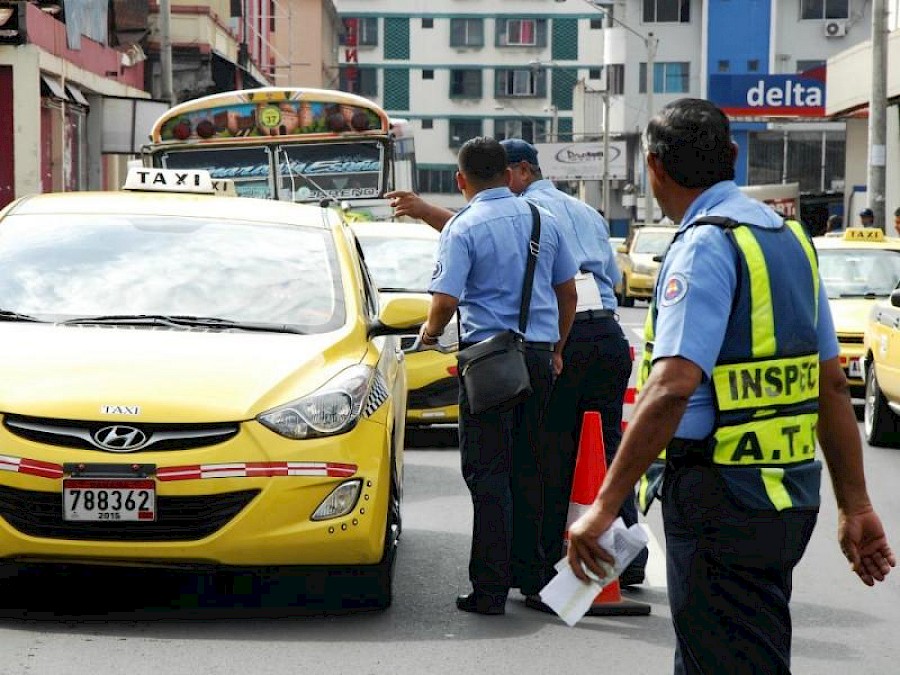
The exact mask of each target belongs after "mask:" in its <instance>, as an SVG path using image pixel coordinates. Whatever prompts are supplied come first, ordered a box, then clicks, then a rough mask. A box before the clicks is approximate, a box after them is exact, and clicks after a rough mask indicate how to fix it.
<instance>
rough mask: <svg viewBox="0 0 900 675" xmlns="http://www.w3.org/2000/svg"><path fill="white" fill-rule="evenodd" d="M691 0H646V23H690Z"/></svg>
mask: <svg viewBox="0 0 900 675" xmlns="http://www.w3.org/2000/svg"><path fill="white" fill-rule="evenodd" d="M690 21H691V0H644V23H690Z"/></svg>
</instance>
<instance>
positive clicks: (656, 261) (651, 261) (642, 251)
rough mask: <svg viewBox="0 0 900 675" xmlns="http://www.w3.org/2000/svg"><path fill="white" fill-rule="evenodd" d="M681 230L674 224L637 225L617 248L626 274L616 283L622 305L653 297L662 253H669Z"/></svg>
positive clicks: (619, 259)
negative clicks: (667, 251) (676, 234)
mask: <svg viewBox="0 0 900 675" xmlns="http://www.w3.org/2000/svg"><path fill="white" fill-rule="evenodd" d="M677 231H678V228H676V227H674V226H673V227H666V226H654V225H648V226H643V227H636V228H634V229H633V230H632V232H631V234H629V235H628V237H626V239H625V241H624V243H622V244H621V245H620V246H619V247H618V248H617V249H616V262H617V263H618V265H619V271H620V272H621V273H622V279H621V281H620V282H619V284H618V285H617V286H616V297H617V298H618V301H619V305H620V306H622V307H633V306H634V301H635V300H650V298H651V297H653V288H654V286H655V285H656V275H657V274H658V273H659V267H660V256H662V255H663V254H664V253H665V252H666V249H667V248H668V247H669V244H670V243H671V241H672V239H673V238H674V237H675V233H676V232H677Z"/></svg>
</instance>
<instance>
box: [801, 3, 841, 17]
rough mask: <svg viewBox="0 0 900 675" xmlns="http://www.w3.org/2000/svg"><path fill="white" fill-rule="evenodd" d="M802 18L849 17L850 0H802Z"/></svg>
mask: <svg viewBox="0 0 900 675" xmlns="http://www.w3.org/2000/svg"><path fill="white" fill-rule="evenodd" d="M800 18H801V19H849V18H850V0H800Z"/></svg>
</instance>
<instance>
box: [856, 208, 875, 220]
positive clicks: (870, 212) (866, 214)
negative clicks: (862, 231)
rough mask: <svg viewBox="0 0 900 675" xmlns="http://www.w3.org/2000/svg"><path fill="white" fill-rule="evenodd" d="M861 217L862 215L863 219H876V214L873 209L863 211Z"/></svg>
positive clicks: (860, 213)
mask: <svg viewBox="0 0 900 675" xmlns="http://www.w3.org/2000/svg"><path fill="white" fill-rule="evenodd" d="M859 215H861V216H862V217H863V218H866V217H868V218H874V217H875V212H874V211H873V210H872V209H863V210H862V211H860V212H859Z"/></svg>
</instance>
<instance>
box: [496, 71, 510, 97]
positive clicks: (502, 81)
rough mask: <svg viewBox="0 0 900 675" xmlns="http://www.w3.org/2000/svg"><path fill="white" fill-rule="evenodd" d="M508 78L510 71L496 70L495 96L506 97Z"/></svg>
mask: <svg viewBox="0 0 900 675" xmlns="http://www.w3.org/2000/svg"><path fill="white" fill-rule="evenodd" d="M508 76H509V71H508V70H501V69H500V68H497V69H496V70H494V96H498V97H501V96H506V78H507V77H508Z"/></svg>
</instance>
